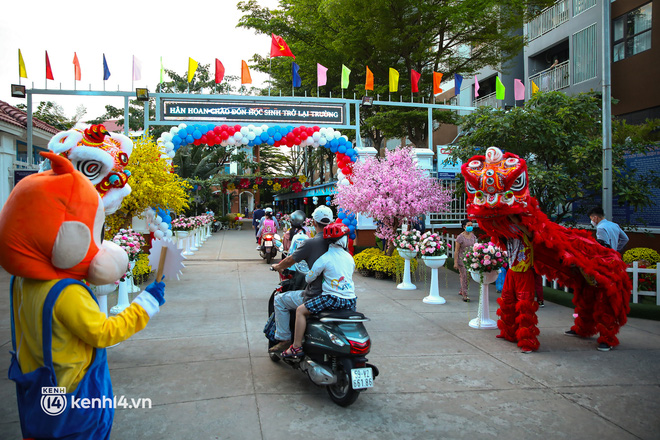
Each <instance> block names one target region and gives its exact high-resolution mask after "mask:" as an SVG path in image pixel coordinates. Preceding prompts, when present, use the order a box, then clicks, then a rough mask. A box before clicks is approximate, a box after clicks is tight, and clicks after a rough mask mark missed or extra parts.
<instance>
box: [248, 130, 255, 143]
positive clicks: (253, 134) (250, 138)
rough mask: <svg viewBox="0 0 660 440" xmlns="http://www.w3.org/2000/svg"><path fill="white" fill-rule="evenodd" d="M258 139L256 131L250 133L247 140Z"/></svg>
mask: <svg viewBox="0 0 660 440" xmlns="http://www.w3.org/2000/svg"><path fill="white" fill-rule="evenodd" d="M256 137H257V134H256V133H255V132H254V131H251V132H249V133H248V135H247V138H248V140H250V141H253V140H254V139H255V138H256Z"/></svg>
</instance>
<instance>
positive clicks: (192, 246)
mask: <svg viewBox="0 0 660 440" xmlns="http://www.w3.org/2000/svg"><path fill="white" fill-rule="evenodd" d="M189 246H190V247H189V249H190V251H191V252H195V251H198V250H199V248H198V247H197V229H193V230H192V231H190V245H189Z"/></svg>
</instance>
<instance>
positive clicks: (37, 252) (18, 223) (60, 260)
mask: <svg viewBox="0 0 660 440" xmlns="http://www.w3.org/2000/svg"><path fill="white" fill-rule="evenodd" d="M41 154H42V156H44V157H46V158H48V159H50V161H51V170H49V171H46V172H43V173H37V174H32V175H31V176H28V177H26V178H25V179H23V180H21V181H20V182H19V183H18V184H17V185H16V187H15V188H14V189H13V190H12V192H11V194H9V198H8V199H7V202H6V203H5V205H4V207H3V208H2V211H0V266H2V267H3V268H4V269H5V270H6V271H7V272H9V273H10V274H12V275H17V276H20V277H24V278H32V279H37V280H52V279H60V278H75V279H78V280H81V279H86V280H87V281H89V282H90V283H92V284H97V285H99V284H108V283H111V282H114V281H116V280H118V279H119V278H120V277H121V276H122V275H123V274H124V273H125V272H126V268H127V266H128V256H127V255H126V252H124V250H122V249H121V248H120V247H119V246H117V245H116V244H114V243H112V242H109V241H103V224H104V222H105V213H104V211H103V202H102V201H101V197H100V196H99V194H98V193H97V192H96V190H95V189H94V186H93V185H92V184H91V183H90V182H89V179H88V178H87V177H85V176H84V175H83V174H82V173H81V172H79V171H76V170H75V169H74V167H73V165H72V163H71V162H69V161H68V160H67V159H65V158H64V157H62V156H58V155H56V154H53V153H41Z"/></svg>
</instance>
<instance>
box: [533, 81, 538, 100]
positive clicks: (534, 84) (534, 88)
mask: <svg viewBox="0 0 660 440" xmlns="http://www.w3.org/2000/svg"><path fill="white" fill-rule="evenodd" d="M538 91H539V86H537V85H536V83H535V82H534V81H532V96H534V93H536V92H538Z"/></svg>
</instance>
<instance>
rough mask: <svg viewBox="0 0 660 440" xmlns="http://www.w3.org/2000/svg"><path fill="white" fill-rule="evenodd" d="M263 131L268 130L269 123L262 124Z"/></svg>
mask: <svg viewBox="0 0 660 440" xmlns="http://www.w3.org/2000/svg"><path fill="white" fill-rule="evenodd" d="M261 131H262V132H264V131H268V125H266V124H264V125H262V126H261Z"/></svg>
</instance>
